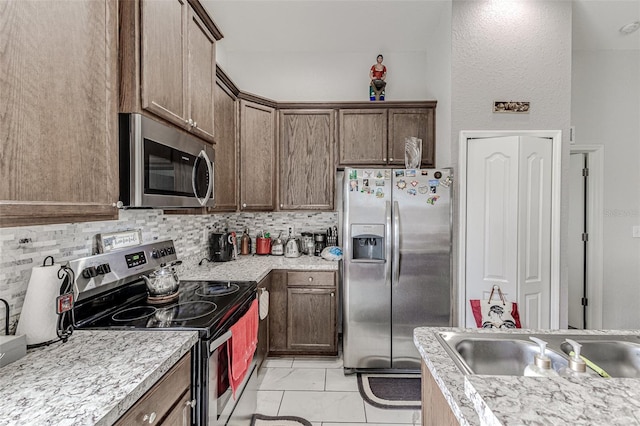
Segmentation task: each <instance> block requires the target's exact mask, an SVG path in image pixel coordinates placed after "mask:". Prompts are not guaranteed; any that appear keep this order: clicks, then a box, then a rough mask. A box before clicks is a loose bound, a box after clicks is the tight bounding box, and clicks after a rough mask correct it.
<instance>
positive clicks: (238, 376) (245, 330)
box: [227, 299, 258, 399]
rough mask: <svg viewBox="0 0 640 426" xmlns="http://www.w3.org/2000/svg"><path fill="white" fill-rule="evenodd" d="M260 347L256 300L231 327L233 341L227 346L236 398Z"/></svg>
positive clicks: (231, 379)
mask: <svg viewBox="0 0 640 426" xmlns="http://www.w3.org/2000/svg"><path fill="white" fill-rule="evenodd" d="M257 346H258V300H257V299H256V300H254V301H253V303H252V304H251V307H250V308H249V310H248V311H247V313H246V314H244V315H243V317H242V318H240V319H239V320H238V322H236V323H235V324H234V325H232V326H231V340H229V343H228V344H227V355H228V356H227V358H228V359H229V384H230V385H231V390H232V391H233V398H234V399H235V397H236V389H237V388H238V386H240V383H242V380H243V379H244V376H246V374H247V371H248V370H249V366H250V365H251V360H252V359H253V354H254V353H255V351H256V347H257Z"/></svg>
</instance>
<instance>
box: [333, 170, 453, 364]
mask: <svg viewBox="0 0 640 426" xmlns="http://www.w3.org/2000/svg"><path fill="white" fill-rule="evenodd" d="M451 182H452V176H451V170H450V169H349V168H347V169H345V171H344V184H343V193H342V196H343V199H342V202H343V211H342V214H343V218H342V223H343V233H342V235H343V249H344V250H343V269H342V271H343V303H344V304H343V355H344V368H345V371H355V370H365V369H378V370H383V369H394V370H418V369H419V368H420V355H419V353H418V350H417V349H416V347H415V346H414V344H413V329H414V328H416V327H420V326H449V325H451V287H452V286H451V196H450V193H451Z"/></svg>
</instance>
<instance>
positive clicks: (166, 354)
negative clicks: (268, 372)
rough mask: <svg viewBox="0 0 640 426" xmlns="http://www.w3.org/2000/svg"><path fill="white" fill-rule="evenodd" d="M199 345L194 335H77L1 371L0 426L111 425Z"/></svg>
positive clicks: (166, 333)
mask: <svg viewBox="0 0 640 426" xmlns="http://www.w3.org/2000/svg"><path fill="white" fill-rule="evenodd" d="M197 341H198V333H197V332H195V331H148V330H145V331H107V330H100V331H88V330H87V331H85V330H76V331H74V333H73V335H71V337H70V338H69V340H68V341H67V342H66V343H54V344H52V345H50V346H47V347H44V348H38V349H33V350H29V351H28V353H27V355H26V356H25V357H24V358H21V359H20V360H18V361H15V362H13V363H11V364H9V365H7V366H5V367H2V368H1V369H0V425H12V426H13V425H60V426H63V425H74V426H75V425H111V424H113V423H114V422H115V421H116V420H117V419H118V418H120V417H121V416H122V415H123V414H124V413H125V412H126V411H127V410H128V409H129V408H130V407H131V406H132V405H133V404H134V403H135V402H136V401H137V400H138V399H139V398H140V397H141V396H142V395H144V393H145V392H146V391H147V390H149V389H150V388H151V387H152V386H153V385H154V384H155V383H156V382H157V381H158V380H159V379H160V378H161V377H162V376H163V375H164V374H165V373H166V372H167V371H168V370H169V369H171V367H172V366H173V365H174V364H175V363H176V362H178V361H179V360H180V358H182V356H183V355H185V354H186V353H187V352H188V351H189V350H190V349H191V347H192V346H193V345H194V344H195V343H196V342H197Z"/></svg>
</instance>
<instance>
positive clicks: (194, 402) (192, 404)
mask: <svg viewBox="0 0 640 426" xmlns="http://www.w3.org/2000/svg"><path fill="white" fill-rule="evenodd" d="M185 404H186V406H187V407H195V406H196V400H195V399H192V400H191V401H187V402H185Z"/></svg>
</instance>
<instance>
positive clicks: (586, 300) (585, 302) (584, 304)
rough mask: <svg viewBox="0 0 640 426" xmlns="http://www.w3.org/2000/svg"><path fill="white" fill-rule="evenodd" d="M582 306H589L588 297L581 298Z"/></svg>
mask: <svg viewBox="0 0 640 426" xmlns="http://www.w3.org/2000/svg"><path fill="white" fill-rule="evenodd" d="M582 306H589V299H587V298H586V297H583V298H582Z"/></svg>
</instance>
